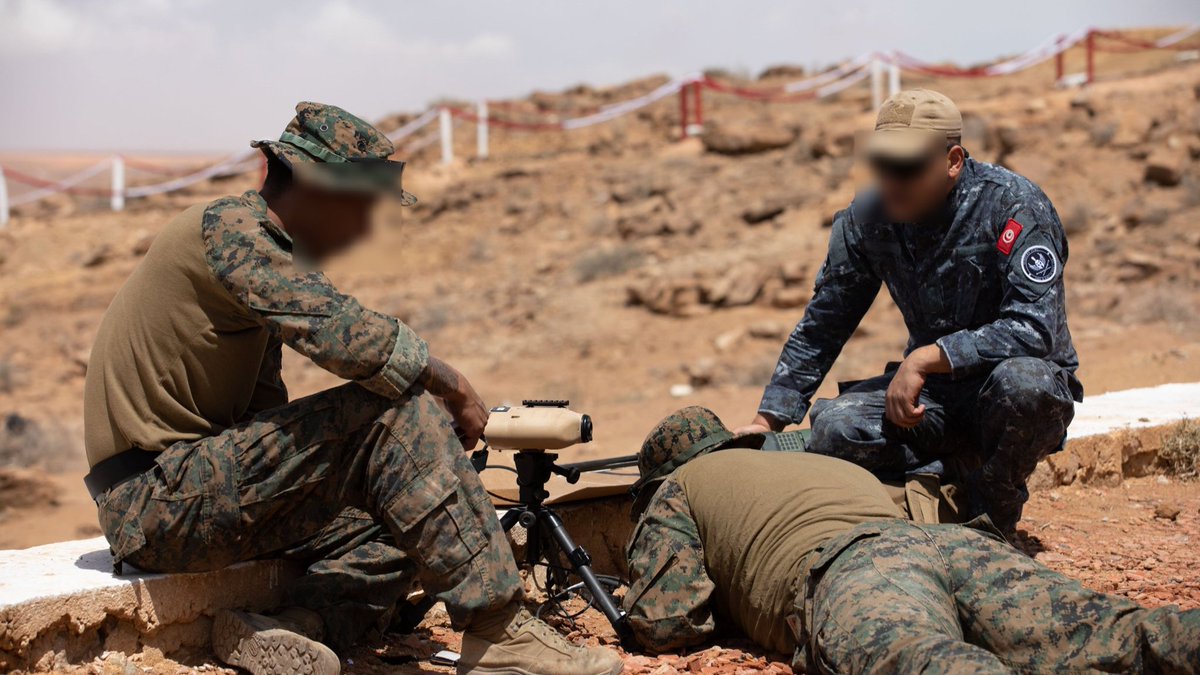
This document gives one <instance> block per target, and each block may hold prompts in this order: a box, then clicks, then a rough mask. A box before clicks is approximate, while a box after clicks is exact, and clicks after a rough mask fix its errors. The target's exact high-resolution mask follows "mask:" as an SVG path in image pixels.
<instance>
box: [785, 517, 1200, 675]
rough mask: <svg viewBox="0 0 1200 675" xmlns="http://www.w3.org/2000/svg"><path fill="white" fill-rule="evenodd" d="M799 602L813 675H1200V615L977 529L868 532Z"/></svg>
mask: <svg viewBox="0 0 1200 675" xmlns="http://www.w3.org/2000/svg"><path fill="white" fill-rule="evenodd" d="M805 598H806V599H805ZM799 604H802V605H803V607H801V608H798V612H803V617H804V618H803V619H801V620H800V621H799V623H800V624H801V625H803V626H804V627H805V628H806V629H807V634H803V633H802V634H801V635H800V636H798V637H799V639H798V640H797V643H798V644H801V645H806V646H807V648H808V654H807V659H808V666H809V667H810V668H811V669H813V670H815V671H816V672H823V673H930V674H935V675H936V674H938V673H1011V672H1038V673H1048V672H1093V671H1102V672H1122V673H1124V672H1135V673H1195V672H1200V611H1198V610H1191V611H1186V612H1181V611H1179V610H1177V609H1175V608H1160V609H1146V608H1143V607H1141V606H1139V605H1138V604H1137V603H1135V602H1133V601H1132V600H1129V599H1126V598H1124V597H1121V596H1116V595H1105V594H1103V593H1097V592H1096V591H1092V590H1089V589H1087V588H1084V587H1083V586H1082V585H1081V584H1080V583H1079V582H1078V581H1075V580H1073V579H1071V578H1069V577H1066V576H1063V575H1061V574H1059V573H1057V572H1054V571H1053V570H1050V569H1049V568H1047V567H1045V566H1044V565H1042V564H1040V563H1038V562H1036V561H1034V560H1032V559H1030V558H1028V557H1026V556H1025V555H1022V554H1021V553H1020V552H1018V551H1016V550H1015V549H1013V548H1012V547H1011V546H1009V545H1008V544H1006V543H1004V542H1003V541H1002V540H1000V539H999V538H998V537H992V536H989V535H988V534H985V533H983V532H981V531H979V530H976V529H973V528H971V527H963V526H958V525H916V524H913V523H910V522H907V521H901V520H896V521H883V522H878V523H868V524H865V525H860V526H859V527H857V528H855V529H854V530H852V531H850V532H849V533H847V534H845V535H842V536H841V537H840V538H838V539H835V540H834V541H833V542H831V543H830V544H829V545H828V546H826V547H825V548H824V552H823V553H822V554H821V555H820V558H819V559H818V560H817V561H816V563H815V564H814V565H813V571H812V573H811V574H810V576H809V581H808V586H807V591H806V593H805V594H803V595H802V596H801V599H800V603H799ZM798 618H799V617H792V624H793V625H796V623H797V619H798ZM805 658H806V656H805V655H804V654H803V652H799V651H798V653H797V659H798V660H799V661H800V663H799V664H797V665H804V663H805Z"/></svg>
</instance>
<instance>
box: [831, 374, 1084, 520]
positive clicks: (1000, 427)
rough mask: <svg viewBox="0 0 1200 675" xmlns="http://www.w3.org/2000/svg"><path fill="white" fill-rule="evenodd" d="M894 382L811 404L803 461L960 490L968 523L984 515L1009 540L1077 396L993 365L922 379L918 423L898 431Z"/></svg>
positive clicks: (1071, 387) (1071, 380)
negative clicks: (983, 370)
mask: <svg viewBox="0 0 1200 675" xmlns="http://www.w3.org/2000/svg"><path fill="white" fill-rule="evenodd" d="M894 374H895V371H894V370H891V371H890V372H888V373H885V374H884V375H880V376H878V377H873V378H871V379H869V380H863V381H862V382H856V383H853V384H850V385H847V386H846V387H845V389H844V390H843V391H842V393H841V394H840V395H839V396H838V397H837V398H835V399H822V400H819V401H817V402H816V403H815V404H814V405H813V408H812V437H811V438H810V439H809V442H808V451H809V452H816V453H819V454H822V455H830V456H833V457H838V458H841V459H844V460H846V461H849V462H853V463H855V464H858V465H859V466H862V467H864V468H866V469H868V470H869V471H871V472H872V473H874V474H876V475H877V476H879V477H880V478H881V479H883V480H897V479H901V478H903V477H904V475H905V474H906V473H907V472H911V471H914V470H916V471H929V472H932V473H939V474H942V475H943V477H944V482H955V483H959V484H961V485H962V487H963V488H965V490H966V496H967V499H969V500H970V502H971V515H972V516H977V515H983V514H985V513H986V514H987V515H988V516H990V517H991V519H992V521H993V522H994V523H995V524H996V526H997V527H999V528H1000V529H1001V531H1003V532H1005V533H1009V532H1012V531H1013V530H1014V529H1015V528H1016V525H1017V522H1018V521H1019V520H1020V519H1021V510H1022V507H1023V506H1024V504H1025V502H1026V501H1027V500H1028V499H1029V492H1028V490H1027V488H1026V485H1025V484H1026V481H1027V480H1028V479H1029V476H1030V475H1031V474H1032V473H1033V470H1034V468H1035V467H1036V466H1037V463H1038V461H1039V460H1041V459H1042V458H1044V457H1046V456H1047V455H1049V454H1052V453H1054V452H1057V451H1058V450H1059V449H1061V448H1062V443H1063V439H1064V438H1065V437H1066V433H1067V425H1069V424H1070V423H1071V420H1072V419H1073V418H1074V416H1075V402H1074V399H1075V398H1077V397H1078V396H1079V395H1081V391H1080V389H1079V384H1078V380H1076V379H1075V376H1074V375H1072V374H1071V373H1070V372H1068V371H1066V370H1064V369H1062V368H1060V367H1059V366H1057V365H1055V364H1053V363H1050V362H1049V361H1044V360H1042V359H1035V358H1027V357H1020V358H1012V359H1008V360H1007V361H1002V362H1001V363H1000V364H999V365H998V366H996V368H995V369H993V370H992V372H991V373H989V374H987V375H986V376H982V377H974V378H969V379H965V380H951V379H950V378H949V376H936V375H935V376H930V377H929V378H928V380H927V381H926V384H925V388H924V389H923V390H922V391H921V398H920V402H921V404H923V405H924V406H925V416H924V419H922V420H921V422H920V423H918V424H917V426H915V427H913V428H912V429H903V428H900V427H898V426H896V425H894V424H892V423H891V422H890V421H889V420H888V419H887V418H886V416H885V411H886V401H885V397H886V394H887V389H888V385H890V384H891V382H892V377H893V375H894ZM930 467H938V468H937V469H934V470H932V471H930Z"/></svg>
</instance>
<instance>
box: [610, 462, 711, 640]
mask: <svg viewBox="0 0 1200 675" xmlns="http://www.w3.org/2000/svg"><path fill="white" fill-rule="evenodd" d="M690 514H691V509H690V508H689V507H688V504H687V495H686V494H684V491H683V487H682V486H681V485H680V484H679V482H678V481H676V480H675V478H674V477H670V478H667V480H666V481H665V482H663V484H662V485H661V486H659V488H658V491H657V492H655V494H654V499H653V501H651V502H650V506H649V508H648V509H647V510H646V511H645V513H643V514H642V517H641V519H640V521H639V522H638V525H637V528H636V529H635V530H634V532H633V537H632V538H631V539H630V541H629V547H628V548H627V549H626V552H625V553H626V560H628V561H629V578H630V579H633V583H632V584H631V585H630V587H629V591H628V592H626V593H625V600H624V605H625V611H626V612H627V613H628V620H629V627H630V628H631V629H632V630H633V634H634V636H636V638H637V641H638V643H639V644H641V645H642V647H644V648H645V649H647V650H649V651H651V652H654V653H656V654H661V653H664V652H670V651H677V650H680V649H684V648H686V647H692V646H695V645H698V644H701V643H703V642H704V641H706V640H707V639H708V638H709V636H710V635H711V634H712V632H713V630H714V629H715V627H716V625H715V622H714V620H713V613H712V607H711V605H710V604H709V599H710V597H711V596H712V593H713V590H714V589H715V585H714V583H713V581H712V579H711V578H709V576H708V572H707V571H706V569H707V568H706V567H705V564H704V547H703V546H702V545H701V542H700V531H699V530H698V529H697V527H696V521H695V520H693V519H692V517H691V515H690Z"/></svg>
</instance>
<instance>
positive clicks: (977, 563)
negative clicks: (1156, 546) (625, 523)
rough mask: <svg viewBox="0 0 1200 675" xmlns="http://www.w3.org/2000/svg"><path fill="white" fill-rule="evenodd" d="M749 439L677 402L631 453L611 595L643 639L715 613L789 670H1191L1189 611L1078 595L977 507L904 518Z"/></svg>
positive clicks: (1194, 615) (671, 641)
mask: <svg viewBox="0 0 1200 675" xmlns="http://www.w3.org/2000/svg"><path fill="white" fill-rule="evenodd" d="M761 443H762V436H761V435H758V434H754V435H743V436H735V435H734V434H732V433H730V432H728V431H727V430H726V429H725V427H724V425H723V424H721V422H720V420H719V419H717V417H716V416H715V415H714V414H713V413H711V412H710V411H708V410H706V409H703V408H687V409H684V410H682V411H680V412H678V413H676V414H674V415H671V416H670V417H668V418H667V419H665V420H664V421H663V422H662V423H660V424H659V425H658V427H656V428H655V429H654V431H653V432H651V434H650V436H649V437H648V438H647V439H646V442H645V444H644V445H643V446H642V450H641V453H640V457H639V467H640V470H641V475H642V478H641V479H640V480H639V482H638V484H637V486H636V488H637V500H636V501H635V505H634V512H635V515H637V516H638V519H639V520H638V524H637V527H636V529H635V530H634V534H633V537H632V539H631V541H630V545H629V549H628V551H627V553H628V559H629V574H630V578H631V580H632V585H631V587H630V589H629V592H628V593H627V594H626V596H625V603H624V604H625V609H626V610H627V611H628V613H629V625H630V627H631V629H632V631H633V633H634V636H635V638H636V639H637V641H638V642H639V643H640V644H641V645H642V646H643V647H644V648H646V649H647V650H649V651H652V652H670V651H675V650H679V649H683V648H686V647H692V646H695V645H697V644H700V643H702V642H704V641H706V640H707V639H708V638H709V637H710V636H711V635H713V634H714V632H715V631H716V630H717V624H718V621H719V622H721V624H722V626H723V627H725V626H728V627H731V628H734V629H737V630H739V631H740V632H742V633H744V634H745V635H747V636H748V637H750V638H751V639H753V640H754V641H755V642H756V643H758V644H759V645H761V646H762V647H764V648H766V649H769V650H772V651H775V652H781V653H786V654H793V655H794V656H793V658H792V667H793V668H795V669H805V672H821V673H912V672H921V673H1010V672H1014V671H1020V672H1068V671H1069V672H1080V671H1093V670H1096V671H1104V672H1153V673H1159V672H1170V673H1194V672H1198V671H1200V611H1197V610H1192V611H1187V612H1180V611H1178V610H1177V609H1174V608H1161V609H1154V610H1150V609H1145V608H1143V607H1140V606H1139V605H1138V604H1137V603H1135V602H1133V601H1131V600H1128V599H1126V598H1122V597H1119V596H1114V595H1105V594H1102V593H1097V592H1094V591H1090V590H1088V589H1086V588H1084V587H1083V586H1082V585H1080V584H1079V583H1078V582H1076V581H1074V580H1072V579H1070V578H1068V577H1065V576H1063V575H1061V574H1058V573H1056V572H1054V571H1052V570H1050V569H1048V568H1046V567H1044V566H1043V565H1041V564H1039V563H1038V562H1036V561H1034V560H1031V559H1030V558H1028V557H1026V556H1024V555H1022V554H1021V553H1020V552H1018V551H1017V550H1015V549H1013V548H1012V547H1011V546H1009V545H1008V544H1007V543H1005V542H1004V541H1003V539H1001V538H1000V537H999V536H998V535H997V534H996V533H995V530H994V529H993V528H991V525H990V522H989V521H988V520H987V519H986V517H985V518H981V519H979V520H976V521H973V522H972V523H971V524H970V525H968V526H961V525H948V524H942V525H938V524H933V525H930V524H921V523H917V522H911V521H908V520H904V519H903V513H902V512H901V511H900V510H899V509H898V508H897V507H896V505H895V504H894V503H893V501H892V499H891V498H889V496H888V493H887V491H886V490H885V489H884V486H883V485H882V484H881V483H880V482H879V480H878V479H876V478H875V477H874V476H872V475H871V474H870V473H868V472H867V471H866V470H864V469H862V468H860V467H858V466H856V465H854V464H851V463H849V462H846V461H844V460H840V459H836V458H833V457H828V456H824V455H817V454H813V453H805V452H794V453H785V454H780V453H767V452H763V451H760V450H752V449H745V448H746V447H747V446H753V447H757V446H758V445H759V444H761ZM739 448H741V449H739ZM718 450H720V452H716V451H718Z"/></svg>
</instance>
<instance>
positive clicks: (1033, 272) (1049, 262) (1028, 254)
mask: <svg viewBox="0 0 1200 675" xmlns="http://www.w3.org/2000/svg"><path fill="white" fill-rule="evenodd" d="M1021 271H1022V272H1023V273H1024V274H1025V277H1026V278H1027V279H1029V280H1030V281H1032V282H1034V283H1038V284H1044V283H1046V282H1048V281H1050V280H1052V279H1054V275H1056V274H1058V258H1057V257H1055V255H1054V251H1051V250H1050V247H1049V246H1042V245H1041V244H1038V245H1037V246H1030V247H1029V248H1027V249H1025V251H1024V252H1023V253H1021Z"/></svg>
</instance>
